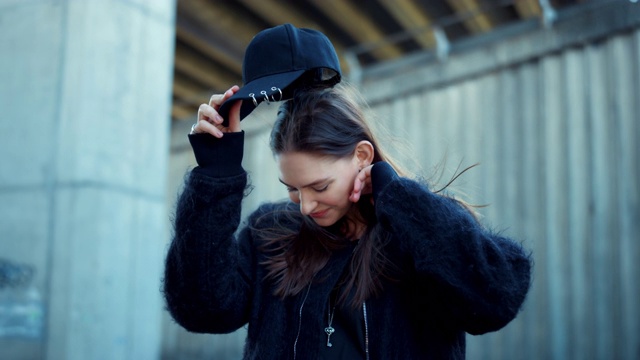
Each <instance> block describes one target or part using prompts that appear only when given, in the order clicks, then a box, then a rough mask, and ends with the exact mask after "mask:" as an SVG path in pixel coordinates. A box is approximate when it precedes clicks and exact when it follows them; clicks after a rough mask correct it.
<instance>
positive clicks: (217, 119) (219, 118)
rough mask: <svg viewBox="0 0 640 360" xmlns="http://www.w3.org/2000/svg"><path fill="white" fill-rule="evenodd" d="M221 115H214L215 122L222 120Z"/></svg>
mask: <svg viewBox="0 0 640 360" xmlns="http://www.w3.org/2000/svg"><path fill="white" fill-rule="evenodd" d="M222 120H223V119H222V116H220V115H216V122H218V123H221V122H222Z"/></svg>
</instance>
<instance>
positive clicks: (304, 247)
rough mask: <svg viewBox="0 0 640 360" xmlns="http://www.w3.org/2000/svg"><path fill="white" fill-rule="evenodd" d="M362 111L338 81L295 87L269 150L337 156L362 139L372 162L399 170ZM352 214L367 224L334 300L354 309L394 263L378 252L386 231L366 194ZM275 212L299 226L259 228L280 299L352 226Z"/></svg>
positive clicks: (305, 279)
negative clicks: (370, 149)
mask: <svg viewBox="0 0 640 360" xmlns="http://www.w3.org/2000/svg"><path fill="white" fill-rule="evenodd" d="M363 109H364V105H363V104H362V103H360V102H358V101H357V97H355V94H354V93H352V92H351V91H350V89H349V88H347V87H345V86H343V85H338V86H336V87H334V88H323V89H306V90H305V91H299V92H298V93H296V94H295V95H294V97H293V98H292V99H291V100H289V101H287V102H285V103H283V104H282V106H281V107H280V109H279V111H278V116H277V119H276V121H275V124H274V126H273V130H272V132H271V139H270V146H271V150H272V152H273V154H274V155H276V156H277V155H279V154H283V153H288V152H304V153H309V154H314V155H321V156H329V157H333V158H335V159H336V160H338V159H341V158H345V157H349V156H352V155H353V154H354V151H355V148H356V146H357V144H358V143H359V142H360V141H362V140H366V141H369V142H370V143H371V144H372V145H373V148H374V157H373V163H376V162H379V161H386V162H388V163H390V164H391V166H393V167H394V168H395V169H396V171H398V173H400V174H402V173H403V171H401V169H400V168H399V167H397V166H396V165H394V161H393V160H392V159H391V158H389V157H387V156H385V154H383V153H382V152H381V148H380V147H379V146H378V143H377V141H376V138H375V137H374V135H373V133H372V131H371V128H370V126H369V125H368V124H367V122H366V119H365V116H364V112H363ZM353 213H354V214H355V215H354V216H355V219H357V221H359V222H362V223H364V224H366V229H365V231H364V235H363V236H362V237H361V238H360V239H359V243H358V245H357V246H356V249H355V250H354V254H353V257H352V260H351V265H350V268H349V269H348V271H347V273H346V274H345V275H344V278H343V279H342V282H341V284H339V287H340V288H341V293H340V297H339V299H340V301H342V302H349V303H350V304H351V305H352V306H354V307H356V306H358V305H359V304H361V303H362V302H363V301H365V300H366V299H368V298H369V297H371V296H374V295H376V294H377V293H378V292H379V291H380V290H381V278H382V277H384V276H387V272H386V270H388V269H389V268H390V267H391V266H393V265H392V264H390V263H389V261H388V259H386V258H385V256H384V255H383V254H384V253H383V251H382V249H383V247H384V246H385V244H386V243H387V242H388V239H389V234H388V233H386V231H384V230H383V229H382V227H381V226H380V225H379V224H378V223H377V220H376V216H375V210H374V206H373V204H372V201H371V195H364V196H362V197H361V199H360V200H359V201H358V203H357V204H354V209H353ZM271 216H274V214H271ZM277 216H278V217H279V218H281V219H285V220H283V221H284V222H286V223H288V224H291V223H292V222H293V223H296V224H300V226H299V227H297V228H295V229H294V230H288V228H287V227H286V226H281V227H279V228H271V229H263V230H260V232H261V234H262V236H261V237H263V238H264V239H265V243H264V247H263V248H264V249H268V250H266V252H267V260H265V262H264V265H265V266H266V268H267V269H268V275H267V276H268V278H270V279H272V280H273V281H274V282H275V294H276V295H277V296H281V297H283V298H284V297H287V296H291V295H295V294H298V293H299V292H300V291H302V290H303V289H304V288H305V287H306V286H307V285H308V284H310V283H311V281H313V278H314V276H315V274H316V273H317V272H318V271H319V270H320V269H322V268H323V267H324V265H325V264H326V263H327V261H328V260H329V257H330V255H331V251H332V250H335V249H339V248H340V247H342V246H345V244H346V241H347V240H346V237H348V236H349V234H348V229H350V228H351V227H350V225H352V224H350V223H349V221H353V220H347V217H345V218H343V219H342V220H340V221H338V223H336V224H335V225H333V226H331V227H328V228H323V227H321V226H319V225H317V224H316V223H315V221H313V220H312V219H310V218H309V217H308V216H304V215H303V214H302V213H301V212H300V211H286V212H281V213H280V214H277ZM349 218H350V219H353V217H351V216H350V217H349ZM276 226H277V225H276ZM289 228H290V227H289ZM387 277H388V276H387ZM349 294H352V295H349Z"/></svg>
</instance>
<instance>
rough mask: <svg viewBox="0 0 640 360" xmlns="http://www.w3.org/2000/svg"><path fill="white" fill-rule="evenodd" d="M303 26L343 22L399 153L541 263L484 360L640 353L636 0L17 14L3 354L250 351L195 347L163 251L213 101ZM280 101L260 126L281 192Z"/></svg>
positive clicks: (253, 200)
mask: <svg viewBox="0 0 640 360" xmlns="http://www.w3.org/2000/svg"><path fill="white" fill-rule="evenodd" d="M285 22H290V23H293V24H294V25H296V26H298V27H310V28H315V29H318V30H320V31H322V32H324V33H325V34H326V35H327V36H328V37H329V38H330V39H331V40H332V42H333V43H334V45H335V47H336V49H337V51H338V53H339V56H340V60H341V64H342V67H343V70H344V75H345V81H346V82H349V83H351V84H352V85H354V86H356V87H357V88H358V89H360V90H361V92H362V93H363V95H364V97H365V99H366V100H367V101H368V103H369V105H370V111H369V112H370V115H371V117H372V118H373V119H375V121H376V124H377V125H378V126H379V128H380V130H381V131H382V132H383V133H385V134H387V135H390V136H391V140H390V141H387V142H386V143H385V145H386V146H387V147H388V148H390V150H391V151H395V152H396V156H398V157H400V158H404V159H406V161H407V162H406V164H408V166H411V169H413V170H415V171H416V173H419V174H421V175H423V176H425V177H426V178H428V179H429V180H430V181H432V182H433V183H445V182H446V181H447V180H448V179H449V178H450V177H451V175H452V174H453V173H454V172H455V171H456V169H457V168H459V167H466V166H469V165H472V164H475V163H480V166H479V167H476V168H474V169H472V170H471V171H469V172H467V173H466V174H465V175H464V176H462V177H461V178H460V179H458V180H457V181H456V182H455V183H454V185H453V191H454V192H456V193H458V194H460V195H461V196H463V197H464V198H465V199H466V200H467V201H469V202H471V203H474V204H482V205H488V206H486V207H483V208H480V209H479V212H480V213H481V215H482V221H483V222H486V223H487V224H488V225H489V226H491V227H492V228H494V229H499V230H502V231H503V232H504V233H506V234H508V235H509V236H512V237H514V238H516V239H519V240H520V241H522V243H523V244H524V245H525V246H526V247H527V248H529V249H531V250H532V251H533V257H534V260H535V274H534V281H533V287H532V289H531V292H530V294H529V297H528V299H527V301H526V303H525V306H524V310H523V311H522V312H521V313H520V314H519V316H518V317H517V318H516V320H514V321H513V322H512V323H510V324H509V325H508V326H507V327H506V328H504V329H502V330H501V331H499V332H497V333H492V334H487V335H483V336H478V337H472V336H468V337H467V339H468V346H467V348H468V349H467V350H468V351H467V352H468V356H467V357H468V358H469V359H639V358H640V310H639V306H638V305H639V304H640V301H639V300H638V299H640V282H639V281H638V278H640V267H639V266H638V265H637V264H638V261H639V260H640V236H639V235H638V234H639V233H640V206H639V194H638V190H639V178H640V177H639V175H640V157H639V156H638V154H639V153H640V141H639V137H640V136H639V135H640V124H639V121H638V120H639V118H640V4H638V3H637V1H635V0H507V1H499V0H496V1H491V0H438V1H435V0H434V1H431V0H429V1H426V0H422V1H421V0H397V1H392V0H371V1H356V0H303V1H293V0H286V1H284V0H283V1H276V0H239V1H213V0H178V1H175V0H91V1H90V0H86V1H80V0H76V1H70V0H68V1H63V0H0V151H1V153H0V155H1V157H0V164H1V165H0V359H52V360H53V359H56V360H57V359H194V360H195V359H216V360H217V359H239V358H241V356H242V355H241V354H242V347H243V343H244V336H245V329H241V330H238V331H237V332H235V333H232V334H227V335H209V334H207V335H202V334H191V333H188V332H186V331H185V330H183V329H182V328H180V327H179V326H178V325H176V324H175V323H174V322H173V321H172V320H171V319H170V317H169V316H168V314H167V312H166V311H165V310H164V302H163V299H162V296H161V292H160V291H161V281H162V271H163V260H164V256H165V252H166V250H167V246H168V243H169V241H170V239H171V233H172V228H171V219H172V214H173V210H174V205H175V201H176V198H177V195H178V193H179V191H180V187H181V184H182V182H183V179H184V175H185V173H186V172H187V171H188V170H189V169H191V168H192V167H193V166H195V160H194V158H193V155H192V153H191V149H190V147H189V144H188V141H187V136H186V134H187V133H188V131H189V129H190V127H191V125H192V124H193V123H194V121H195V118H196V109H197V106H198V105H199V104H200V103H203V102H207V101H208V99H209V97H210V96H211V95H212V94H214V93H220V92H222V91H224V90H226V89H228V88H229V87H230V86H231V85H233V84H238V85H241V84H242V79H241V66H242V57H243V52H244V49H245V47H246V46H247V44H248V43H249V41H250V40H251V38H252V37H253V36H254V35H255V34H256V33H257V32H259V31H261V30H263V29H265V28H268V27H272V26H275V25H278V24H282V23H285ZM276 109H277V105H273V104H272V105H266V104H262V105H261V106H260V107H259V108H258V109H257V110H256V111H255V112H254V113H253V114H252V115H251V116H250V117H249V118H247V119H245V120H244V121H243V123H242V125H243V128H244V130H245V132H246V143H245V158H244V164H243V165H244V166H245V168H246V169H247V171H248V172H249V174H250V177H251V179H253V184H254V186H255V189H254V190H253V192H252V193H251V195H250V196H249V197H247V198H246V199H245V205H244V211H245V213H244V215H246V213H247V212H248V211H251V210H252V209H254V208H255V207H256V206H257V205H258V204H259V203H261V202H264V201H268V200H274V199H282V198H284V197H286V191H285V189H284V187H282V185H281V184H279V183H278V181H277V173H276V172H275V163H274V161H273V159H272V157H271V154H270V152H269V150H268V148H267V141H268V133H269V130H270V126H271V121H272V120H273V116H274V112H275V110H276Z"/></svg>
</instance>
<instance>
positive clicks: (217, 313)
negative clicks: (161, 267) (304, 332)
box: [163, 133, 254, 333]
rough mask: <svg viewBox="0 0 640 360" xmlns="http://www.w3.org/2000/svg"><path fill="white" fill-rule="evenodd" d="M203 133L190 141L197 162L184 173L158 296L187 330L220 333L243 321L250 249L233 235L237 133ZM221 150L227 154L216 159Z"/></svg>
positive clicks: (240, 181)
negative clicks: (216, 136)
mask: <svg viewBox="0 0 640 360" xmlns="http://www.w3.org/2000/svg"><path fill="white" fill-rule="evenodd" d="M229 135H231V136H229ZM204 136H205V135H197V137H199V139H196V141H199V142H198V143H197V144H195V145H194V146H193V147H194V151H195V153H196V158H197V159H198V164H199V165H200V166H198V167H196V168H195V169H194V170H193V171H191V173H189V174H188V176H187V178H186V182H185V186H184V189H183V191H182V193H181V195H180V197H179V199H178V203H177V206H176V214H175V220H174V235H173V239H172V241H171V244H170V246H169V249H168V253H167V257H166V262H165V273H164V283H163V286H164V295H165V299H166V303H167V309H168V311H169V312H170V313H171V315H172V317H173V318H174V320H175V321H176V322H177V323H179V324H180V325H181V326H183V327H184V328H185V329H187V330H188V331H192V332H210V333H226V332H231V331H234V330H236V329H238V328H239V327H241V326H242V325H244V324H245V323H246V322H247V321H248V314H249V306H250V303H251V298H252V282H253V276H254V275H253V273H254V271H253V269H252V266H254V265H253V264H254V262H253V261H252V257H253V256H254V255H253V249H252V248H251V246H250V239H244V240H243V241H239V240H238V239H237V238H236V237H235V236H234V233H235V232H236V229H237V228H238V226H239V222H240V213H241V202H242V199H243V197H244V192H245V187H246V185H247V175H246V172H244V170H243V169H242V166H241V164H240V162H241V160H242V153H241V152H242V146H243V141H242V138H241V136H242V134H241V133H233V134H231V133H230V134H225V136H224V137H223V138H222V139H216V138H214V137H212V136H211V137H210V139H208V138H204ZM214 139H215V140H214ZM190 140H192V145H193V144H194V143H193V138H190ZM223 151H224V152H225V153H226V154H227V156H223V157H222V158H219V156H220V154H221V153H222V152H223ZM238 153H240V155H238ZM215 154H218V158H216V157H215V156H214V157H212V155H215ZM217 159H220V161H219V162H217V161H216V160H217ZM245 233H247V232H245Z"/></svg>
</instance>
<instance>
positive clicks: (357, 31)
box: [310, 0, 402, 60]
mask: <svg viewBox="0 0 640 360" xmlns="http://www.w3.org/2000/svg"><path fill="white" fill-rule="evenodd" d="M310 1H311V2H313V4H314V5H315V6H316V7H317V8H318V9H320V11H322V12H323V13H324V14H325V15H326V16H327V17H329V18H331V19H333V20H334V21H335V22H336V23H337V24H338V26H340V27H341V28H342V29H343V30H344V31H346V32H347V33H349V35H350V36H351V37H353V38H354V39H356V41H358V42H360V43H382V42H383V41H384V38H385V36H387V35H388V34H385V33H384V32H383V31H382V30H380V29H379V28H378V27H377V26H376V25H375V24H374V23H373V22H372V21H371V20H370V19H369V18H367V17H366V16H365V15H363V14H362V11H360V10H359V9H358V8H357V7H355V6H353V5H352V4H351V3H350V2H348V1H344V0H310ZM371 53H372V55H373V56H374V57H376V58H378V59H381V60H388V59H393V58H397V57H399V56H401V55H402V51H401V50H400V49H399V48H398V47H397V46H395V45H389V44H386V45H381V46H379V47H376V48H375V49H373V50H371Z"/></svg>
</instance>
